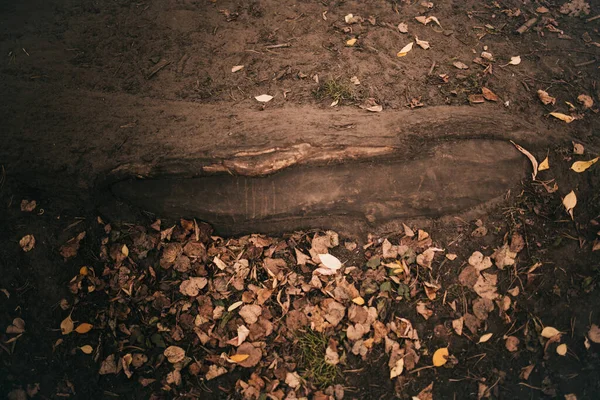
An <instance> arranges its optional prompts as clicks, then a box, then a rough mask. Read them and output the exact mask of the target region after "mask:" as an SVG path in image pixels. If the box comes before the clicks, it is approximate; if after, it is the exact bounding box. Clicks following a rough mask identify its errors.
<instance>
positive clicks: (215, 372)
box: [205, 364, 227, 381]
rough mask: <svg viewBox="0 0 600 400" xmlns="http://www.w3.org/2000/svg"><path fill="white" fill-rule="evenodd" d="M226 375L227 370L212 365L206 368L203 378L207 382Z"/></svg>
mask: <svg viewBox="0 0 600 400" xmlns="http://www.w3.org/2000/svg"><path fill="white" fill-rule="evenodd" d="M226 373H227V370H226V369H225V368H224V367H219V366H217V365H214V364H213V365H211V366H210V367H208V372H207V373H206V375H205V378H206V380H207V381H210V380H211V379H215V378H217V377H219V376H221V375H224V374H226Z"/></svg>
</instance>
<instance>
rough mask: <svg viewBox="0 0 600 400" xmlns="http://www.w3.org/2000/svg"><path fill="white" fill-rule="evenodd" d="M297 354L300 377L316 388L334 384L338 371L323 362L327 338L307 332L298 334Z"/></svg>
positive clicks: (313, 332)
mask: <svg viewBox="0 0 600 400" xmlns="http://www.w3.org/2000/svg"><path fill="white" fill-rule="evenodd" d="M297 338H298V344H297V346H298V352H299V356H300V368H301V370H302V371H303V374H302V376H303V377H304V379H306V380H307V381H309V382H311V383H313V384H314V385H315V386H318V387H327V386H330V385H332V384H333V383H335V381H336V379H337V378H338V376H339V374H340V371H339V368H338V367H337V365H331V364H327V363H326V362H325V350H326V349H327V343H328V340H327V337H326V336H325V335H324V334H323V333H319V332H315V331H313V330H307V331H303V332H298V336H297Z"/></svg>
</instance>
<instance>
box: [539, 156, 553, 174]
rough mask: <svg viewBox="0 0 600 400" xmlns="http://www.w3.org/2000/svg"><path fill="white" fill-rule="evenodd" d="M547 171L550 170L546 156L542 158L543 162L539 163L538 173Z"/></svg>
mask: <svg viewBox="0 0 600 400" xmlns="http://www.w3.org/2000/svg"><path fill="white" fill-rule="evenodd" d="M547 169H550V161H548V156H546V158H544V161H542V162H541V163H540V165H539V167H538V171H545V170H547Z"/></svg>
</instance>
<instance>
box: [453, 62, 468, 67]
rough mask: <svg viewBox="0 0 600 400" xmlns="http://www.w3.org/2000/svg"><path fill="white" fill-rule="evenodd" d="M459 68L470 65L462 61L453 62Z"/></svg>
mask: <svg viewBox="0 0 600 400" xmlns="http://www.w3.org/2000/svg"><path fill="white" fill-rule="evenodd" d="M452 65H454V66H455V67H456V68H458V69H469V66H468V65H467V64H465V63H463V62H461V61H455V62H453V63H452Z"/></svg>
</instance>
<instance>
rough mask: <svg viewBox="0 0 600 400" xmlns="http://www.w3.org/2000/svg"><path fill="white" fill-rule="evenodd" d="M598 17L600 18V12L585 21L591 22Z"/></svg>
mask: <svg viewBox="0 0 600 400" xmlns="http://www.w3.org/2000/svg"><path fill="white" fill-rule="evenodd" d="M598 18H600V14H598V15H596V16H595V17H592V18H588V19H587V20H586V21H585V22H592V21H595V20H597V19H598Z"/></svg>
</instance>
